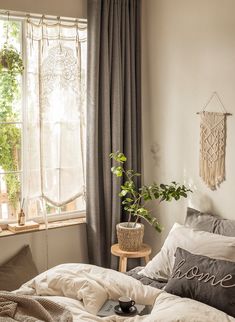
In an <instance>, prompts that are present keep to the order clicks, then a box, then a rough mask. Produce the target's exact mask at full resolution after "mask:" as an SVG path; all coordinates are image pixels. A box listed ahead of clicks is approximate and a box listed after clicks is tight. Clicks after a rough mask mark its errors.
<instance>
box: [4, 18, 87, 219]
mask: <svg viewBox="0 0 235 322" xmlns="http://www.w3.org/2000/svg"><path fill="white" fill-rule="evenodd" d="M6 43H7V47H9V46H11V45H12V46H13V47H14V48H15V49H16V50H17V51H18V52H19V53H20V55H21V56H22V57H23V65H24V72H23V74H22V75H21V74H20V73H18V74H17V75H15V74H12V73H10V72H9V69H4V68H3V69H1V70H0V221H11V220H16V218H17V213H18V212H19V210H20V207H21V206H22V205H23V207H24V210H25V213H26V216H27V217H28V218H35V217H40V216H45V214H48V215H50V216H51V217H54V218H55V215H58V216H61V217H62V215H64V214H68V213H69V214H71V213H76V214H77V213H79V212H81V211H84V210H85V201H84V193H85V166H84V165H85V160H84V157H85V136H86V135H85V122H86V120H85V114H86V113H85V107H86V106H85V104H86V24H84V23H83V24H80V23H78V22H71V23H69V22H61V21H60V20H58V21H50V20H45V19H42V18H41V19H27V20H24V19H21V20H20V19H18V20H17V19H15V20H14V19H11V18H10V19H5V20H4V19H3V18H2V19H0V51H1V50H2V49H3V47H4V44H6ZM1 65H2V64H1Z"/></svg>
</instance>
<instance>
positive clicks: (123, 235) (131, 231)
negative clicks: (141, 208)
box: [116, 222, 144, 252]
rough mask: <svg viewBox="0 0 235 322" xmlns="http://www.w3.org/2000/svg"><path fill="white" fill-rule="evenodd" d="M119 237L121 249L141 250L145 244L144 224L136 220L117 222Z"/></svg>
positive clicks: (129, 250)
mask: <svg viewBox="0 0 235 322" xmlns="http://www.w3.org/2000/svg"><path fill="white" fill-rule="evenodd" d="M116 229H117V238H118V244H119V247H120V249H121V250H124V251H128V252H135V251H138V250H140V248H141V245H142V244H143V237H144V225H143V224H140V223H137V224H135V223H134V222H130V223H128V222H122V223H119V224H117V226H116Z"/></svg>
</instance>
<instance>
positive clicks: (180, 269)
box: [165, 248, 235, 317]
mask: <svg viewBox="0 0 235 322" xmlns="http://www.w3.org/2000/svg"><path fill="white" fill-rule="evenodd" d="M175 256H176V258H175V264H174V269H173V273H172V276H171V278H170V279H169V281H168V283H167V285H166V287H165V291H166V292H168V293H171V294H174V295H178V296H181V297H188V298H191V299H194V300H197V301H200V302H203V303H205V304H208V305H210V306H213V307H215V308H217V309H219V310H221V311H223V312H225V313H227V314H229V315H231V316H233V317H235V263H234V262H229V261H224V260H218V259H212V258H210V257H207V256H202V255H194V254H191V253H190V252H188V251H186V250H184V249H182V248H177V250H176V253H175Z"/></svg>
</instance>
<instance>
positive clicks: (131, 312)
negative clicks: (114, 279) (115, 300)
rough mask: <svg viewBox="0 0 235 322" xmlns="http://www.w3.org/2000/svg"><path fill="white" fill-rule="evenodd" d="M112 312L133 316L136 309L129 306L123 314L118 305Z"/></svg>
mask: <svg viewBox="0 0 235 322" xmlns="http://www.w3.org/2000/svg"><path fill="white" fill-rule="evenodd" d="M114 312H115V313H117V314H119V315H133V314H135V313H136V312H137V308H136V307H135V306H134V305H133V306H131V308H130V310H129V312H123V311H122V309H121V307H120V305H116V306H115V307H114Z"/></svg>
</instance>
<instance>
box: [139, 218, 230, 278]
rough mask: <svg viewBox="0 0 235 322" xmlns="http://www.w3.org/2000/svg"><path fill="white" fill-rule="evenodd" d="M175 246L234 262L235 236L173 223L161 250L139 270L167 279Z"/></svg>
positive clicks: (141, 272)
mask: <svg viewBox="0 0 235 322" xmlns="http://www.w3.org/2000/svg"><path fill="white" fill-rule="evenodd" d="M177 247H181V248H184V249H186V250H188V251H189V252H192V253H194V254H198V255H205V256H209V257H212V258H215V259H223V260H230V261H234V262H235V238H234V237H227V236H222V235H216V234H211V233H208V232H205V231H199V230H194V229H191V228H188V227H185V226H182V225H180V224H177V223H175V224H174V226H173V228H172V229H171V231H170V232H169V235H168V236H167V238H166V240H165V242H164V244H163V246H162V249H161V251H160V252H159V253H158V254H157V255H156V256H155V257H154V258H153V259H152V260H151V261H150V262H149V263H148V264H147V265H146V266H145V267H144V268H143V269H142V270H141V271H140V272H139V274H142V275H145V276H147V277H149V278H155V279H168V278H169V277H170V276H171V273H172V270H173V266H174V260H175V258H174V254H175V252H176V249H177Z"/></svg>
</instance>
